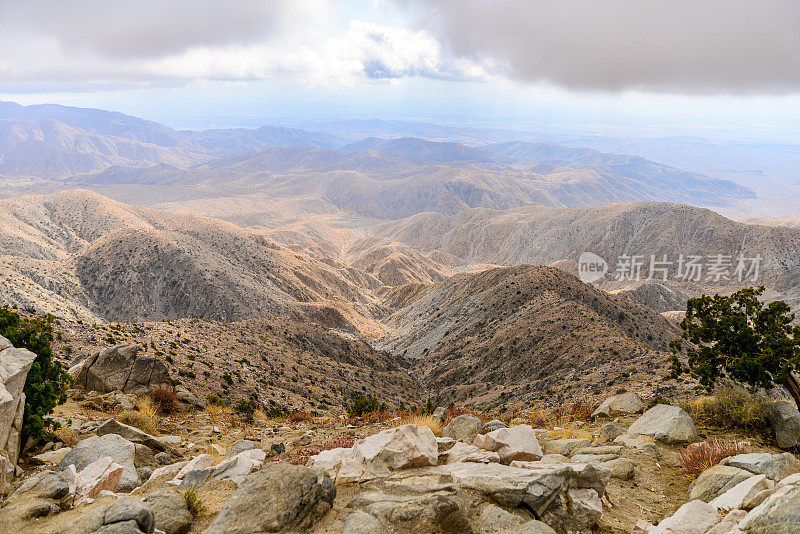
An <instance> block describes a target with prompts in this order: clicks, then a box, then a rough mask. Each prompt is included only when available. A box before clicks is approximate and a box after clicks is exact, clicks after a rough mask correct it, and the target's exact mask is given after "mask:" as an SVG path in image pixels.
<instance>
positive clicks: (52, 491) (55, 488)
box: [13, 470, 75, 501]
mask: <svg viewBox="0 0 800 534" xmlns="http://www.w3.org/2000/svg"><path fill="white" fill-rule="evenodd" d="M70 490H71V492H72V493H74V492H75V478H74V473H72V472H70V471H67V470H64V471H61V472H54V471H41V472H39V473H36V474H35V475H33V476H32V477H30V478H29V479H27V480H26V481H25V482H23V483H22V484H21V485H20V487H18V488H17V489H16V490H15V491H14V493H13V497H14V498H18V497H20V496H23V495H24V496H25V497H26V498H40V499H53V500H56V501H57V500H60V499H63V498H65V497H67V496H69V495H70Z"/></svg>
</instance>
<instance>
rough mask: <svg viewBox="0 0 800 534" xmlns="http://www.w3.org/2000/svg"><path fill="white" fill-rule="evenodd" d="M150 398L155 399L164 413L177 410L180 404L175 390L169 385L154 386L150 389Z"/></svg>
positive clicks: (154, 401)
mask: <svg viewBox="0 0 800 534" xmlns="http://www.w3.org/2000/svg"><path fill="white" fill-rule="evenodd" d="M150 398H151V399H152V400H153V403H154V404H155V405H156V407H157V408H158V410H159V411H160V412H161V413H162V414H164V415H169V414H173V413H175V412H177V411H178V408H179V406H180V402H179V401H178V396H177V395H176V394H175V390H174V389H172V388H171V387H169V386H158V387H157V388H154V389H153V390H152V391H150Z"/></svg>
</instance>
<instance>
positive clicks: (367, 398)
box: [347, 393, 380, 417]
mask: <svg viewBox="0 0 800 534" xmlns="http://www.w3.org/2000/svg"><path fill="white" fill-rule="evenodd" d="M351 400H352V402H351V403H350V405H349V406H347V413H349V414H350V415H351V416H354V417H359V416H361V415H364V414H365V413H370V412H377V411H378V410H380V403H379V402H378V401H377V400H376V399H375V397H373V396H371V395H364V394H363V393H353V394H352V396H351Z"/></svg>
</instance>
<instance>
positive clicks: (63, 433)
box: [53, 426, 80, 447]
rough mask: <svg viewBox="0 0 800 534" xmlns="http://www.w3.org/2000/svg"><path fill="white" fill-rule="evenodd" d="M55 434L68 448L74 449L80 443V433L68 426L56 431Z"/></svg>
mask: <svg viewBox="0 0 800 534" xmlns="http://www.w3.org/2000/svg"><path fill="white" fill-rule="evenodd" d="M53 433H54V434H55V435H56V437H57V438H58V439H60V440H61V442H62V443H64V445H66V446H67V447H74V446H75V445H77V443H78V441H80V440H79V439H78V432H77V431H76V430H75V429H72V428H70V427H68V426H62V427H61V428H59V429H56V430H55V431H54V432H53Z"/></svg>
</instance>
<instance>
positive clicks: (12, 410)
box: [0, 336, 36, 490]
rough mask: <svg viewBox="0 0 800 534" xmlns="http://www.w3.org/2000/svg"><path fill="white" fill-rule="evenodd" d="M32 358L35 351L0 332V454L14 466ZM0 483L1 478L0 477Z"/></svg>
mask: <svg viewBox="0 0 800 534" xmlns="http://www.w3.org/2000/svg"><path fill="white" fill-rule="evenodd" d="M35 359H36V354H34V353H32V352H31V351H29V350H27V349H15V348H14V347H13V346H12V345H11V342H10V341H8V340H7V339H6V338H4V337H3V336H0V455H2V456H4V457H5V458H6V459H7V461H8V463H9V464H10V465H11V466H12V467H16V465H17V460H18V459H19V451H20V432H21V431H22V415H23V412H24V411H25V394H24V393H23V392H22V389H23V388H24V387H25V380H26V379H27V378H28V371H30V369H31V365H33V361H34V360H35ZM12 474H13V472H12ZM2 485H3V481H0V486H2ZM2 489H3V488H2V487H0V490H2Z"/></svg>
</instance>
